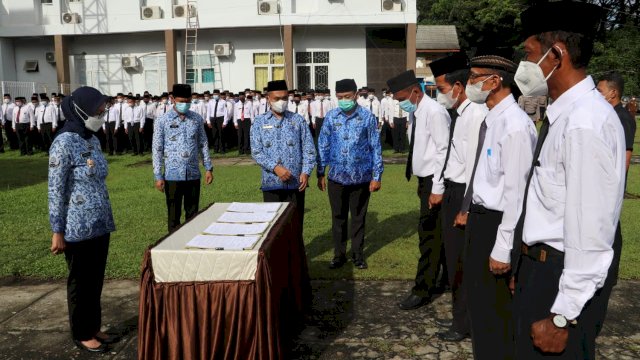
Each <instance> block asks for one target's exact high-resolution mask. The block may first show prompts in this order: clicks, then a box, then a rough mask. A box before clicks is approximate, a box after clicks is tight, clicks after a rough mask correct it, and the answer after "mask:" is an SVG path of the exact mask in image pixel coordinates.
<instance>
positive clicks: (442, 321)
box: [435, 319, 453, 328]
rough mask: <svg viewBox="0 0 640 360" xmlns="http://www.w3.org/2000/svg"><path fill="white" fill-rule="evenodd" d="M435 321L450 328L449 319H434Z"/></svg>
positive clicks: (451, 323)
mask: <svg viewBox="0 0 640 360" xmlns="http://www.w3.org/2000/svg"><path fill="white" fill-rule="evenodd" d="M435 323H436V325H438V326H440V327H443V328H450V327H451V325H453V321H452V320H451V319H436V320H435Z"/></svg>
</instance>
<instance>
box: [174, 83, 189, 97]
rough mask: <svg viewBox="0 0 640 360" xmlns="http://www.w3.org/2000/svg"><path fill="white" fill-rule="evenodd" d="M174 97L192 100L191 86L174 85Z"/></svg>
mask: <svg viewBox="0 0 640 360" xmlns="http://www.w3.org/2000/svg"><path fill="white" fill-rule="evenodd" d="M173 97H176V98H190V97H191V85H189V84H174V85H173Z"/></svg>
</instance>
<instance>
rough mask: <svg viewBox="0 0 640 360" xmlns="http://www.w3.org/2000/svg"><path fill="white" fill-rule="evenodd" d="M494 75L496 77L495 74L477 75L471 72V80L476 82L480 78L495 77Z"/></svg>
mask: <svg viewBox="0 0 640 360" xmlns="http://www.w3.org/2000/svg"><path fill="white" fill-rule="evenodd" d="M493 75H495V74H486V73H485V74H476V73H472V72H470V73H469V79H471V80H475V79H477V78H479V77H483V76H493Z"/></svg>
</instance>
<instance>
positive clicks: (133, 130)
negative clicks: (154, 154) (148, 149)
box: [127, 123, 144, 155]
mask: <svg viewBox="0 0 640 360" xmlns="http://www.w3.org/2000/svg"><path fill="white" fill-rule="evenodd" d="M127 131H128V132H129V142H130V143H131V150H132V151H133V155H138V154H142V153H143V152H144V145H143V144H142V134H140V123H134V124H133V125H131V124H129V127H128V129H127Z"/></svg>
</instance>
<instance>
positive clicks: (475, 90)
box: [464, 76, 493, 104]
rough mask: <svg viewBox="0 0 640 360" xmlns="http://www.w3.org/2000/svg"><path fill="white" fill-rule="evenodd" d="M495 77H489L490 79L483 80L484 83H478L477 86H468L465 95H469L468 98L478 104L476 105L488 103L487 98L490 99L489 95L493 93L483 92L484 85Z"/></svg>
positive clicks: (489, 91)
mask: <svg viewBox="0 0 640 360" xmlns="http://www.w3.org/2000/svg"><path fill="white" fill-rule="evenodd" d="M492 77H493V76H489V77H488V78H486V79H484V80H482V81H478V82H477V83H475V84H473V85H472V84H467V86H466V87H465V90H464V91H465V93H466V94H467V98H468V99H469V100H470V101H472V102H474V103H476V104H484V103H485V102H487V97H489V94H490V93H491V90H484V91H483V90H482V85H483V84H484V82H485V81H487V80H489V79H491V78H492Z"/></svg>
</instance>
